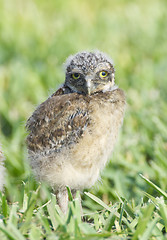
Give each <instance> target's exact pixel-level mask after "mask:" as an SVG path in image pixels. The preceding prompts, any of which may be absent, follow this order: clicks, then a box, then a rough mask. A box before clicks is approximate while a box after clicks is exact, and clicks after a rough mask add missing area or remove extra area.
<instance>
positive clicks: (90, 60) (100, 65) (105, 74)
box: [65, 51, 115, 95]
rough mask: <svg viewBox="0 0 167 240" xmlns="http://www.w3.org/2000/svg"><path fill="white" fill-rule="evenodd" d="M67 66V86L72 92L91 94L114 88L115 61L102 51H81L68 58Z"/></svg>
mask: <svg viewBox="0 0 167 240" xmlns="http://www.w3.org/2000/svg"><path fill="white" fill-rule="evenodd" d="M65 67H66V79H65V86H67V87H68V88H70V90H71V91H72V92H77V93H82V94H88V95H91V94H94V93H97V92H106V91H111V90H112V89H113V88H114V84H115V83H114V73H115V70H114V67H113V62H112V60H111V59H110V58H109V57H108V56H107V55H106V54H104V53H102V52H99V51H94V52H86V51H84V52H79V53H77V54H76V55H74V56H70V57H69V58H68V59H67V61H66V64H65Z"/></svg>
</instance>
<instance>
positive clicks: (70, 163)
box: [26, 51, 125, 212]
mask: <svg viewBox="0 0 167 240" xmlns="http://www.w3.org/2000/svg"><path fill="white" fill-rule="evenodd" d="M65 66H66V78H65V82H64V84H63V85H62V87H60V88H59V89H58V90H57V91H56V92H55V93H54V94H53V95H52V96H50V97H49V98H48V99H47V100H46V101H45V102H43V103H41V104H40V105H39V106H38V107H37V109H36V110H35V111H34V113H33V114H32V116H31V117H30V118H29V119H28V121H27V125H26V127H27V130H28V131H29V135H28V137H27V146H28V154H29V158H30V160H31V166H32V169H33V170H34V173H35V175H36V176H37V178H38V179H39V180H41V181H46V182H48V183H49V184H50V185H51V186H52V187H53V189H54V190H55V193H56V196H57V201H58V204H59V206H60V208H61V209H62V211H63V212H66V211H67V206H68V195H67V190H66V186H69V187H70V188H71V190H72V193H73V194H74V195H75V192H76V190H83V189H84V188H90V187H91V186H92V185H93V184H94V183H95V182H96V180H97V179H98V178H99V173H100V171H101V170H102V169H103V168H104V166H105V164H106V162H107V160H108V159H109V158H110V156H111V152H112V150H113V146H114V144H115V141H116V138H117V135H118V130H119V128H120V126H121V124H122V121H123V115H124V109H125V95H124V92H123V91H122V90H121V89H119V88H118V87H117V86H116V85H115V82H114V67H113V63H112V60H111V59H110V58H109V57H108V56H106V55H105V54H104V53H102V52H98V51H95V52H79V53H77V54H76V55H74V56H70V57H69V58H68V59H67V61H66V64H65Z"/></svg>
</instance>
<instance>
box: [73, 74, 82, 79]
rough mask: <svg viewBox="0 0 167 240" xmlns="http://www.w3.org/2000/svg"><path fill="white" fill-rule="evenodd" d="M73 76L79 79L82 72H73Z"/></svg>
mask: <svg viewBox="0 0 167 240" xmlns="http://www.w3.org/2000/svg"><path fill="white" fill-rule="evenodd" d="M72 77H73V79H78V78H80V74H79V73H73V74H72Z"/></svg>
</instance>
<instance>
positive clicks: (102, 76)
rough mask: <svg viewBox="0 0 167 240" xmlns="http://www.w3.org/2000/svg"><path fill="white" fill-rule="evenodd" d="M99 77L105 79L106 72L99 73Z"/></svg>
mask: <svg viewBox="0 0 167 240" xmlns="http://www.w3.org/2000/svg"><path fill="white" fill-rule="evenodd" d="M99 76H100V77H101V78H105V77H107V76H108V72H107V71H101V72H100V73H99Z"/></svg>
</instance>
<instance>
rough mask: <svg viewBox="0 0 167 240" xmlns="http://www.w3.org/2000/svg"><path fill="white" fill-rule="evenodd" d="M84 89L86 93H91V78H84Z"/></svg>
mask: <svg viewBox="0 0 167 240" xmlns="http://www.w3.org/2000/svg"><path fill="white" fill-rule="evenodd" d="M86 90H87V94H88V95H91V93H92V91H93V84H92V80H91V78H86Z"/></svg>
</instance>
